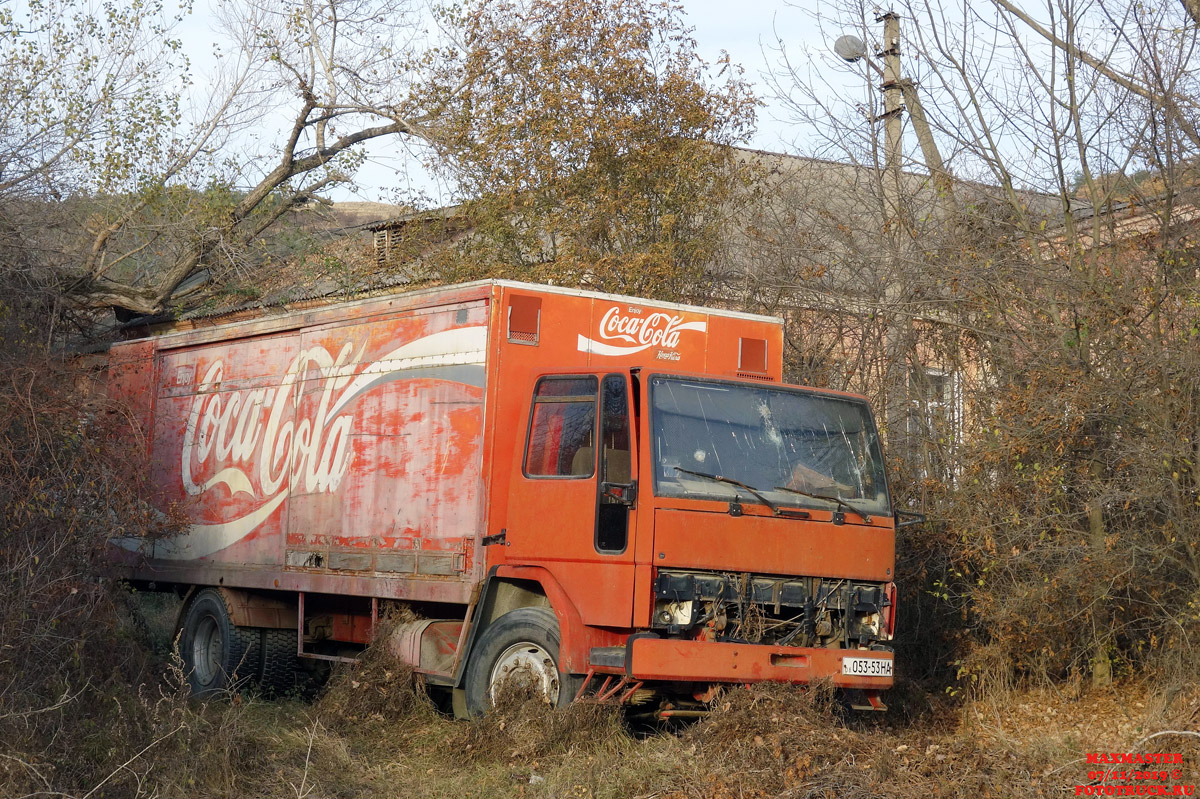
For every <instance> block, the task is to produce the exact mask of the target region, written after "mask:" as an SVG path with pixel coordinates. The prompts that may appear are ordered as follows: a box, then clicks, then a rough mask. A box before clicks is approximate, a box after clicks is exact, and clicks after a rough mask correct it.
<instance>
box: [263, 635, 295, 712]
mask: <svg viewBox="0 0 1200 799" xmlns="http://www.w3.org/2000/svg"><path fill="white" fill-rule="evenodd" d="M261 634H262V671H261V673H260V677H259V681H258V682H259V686H260V687H261V688H262V691H263V693H264V694H267V695H268V696H283V695H284V694H286V693H288V692H289V691H293V690H294V689H295V688H296V684H297V679H296V678H297V671H299V669H300V663H299V660H300V659H299V658H298V657H297V656H296V631H295V630H268V629H265V628H264V629H263V630H262V631H261Z"/></svg>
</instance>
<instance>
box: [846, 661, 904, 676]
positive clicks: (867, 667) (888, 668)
mask: <svg viewBox="0 0 1200 799" xmlns="http://www.w3.org/2000/svg"><path fill="white" fill-rule="evenodd" d="M842 674H850V675H853V676H855V677H891V676H892V659H891V658H842Z"/></svg>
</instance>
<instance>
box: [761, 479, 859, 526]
mask: <svg viewBox="0 0 1200 799" xmlns="http://www.w3.org/2000/svg"><path fill="white" fill-rule="evenodd" d="M775 490H776V491H786V492H787V493H789V494H799V495H800V496H802V497H811V498H812V499H820V500H823V501H825V502H832V503H833V504H834V507H836V508H838V509H839V510H840V509H841V508H845V509H846V510H848V511H850V512H851V513H857V514H858V515H859V516H861V517H862V520H863V521H864V522H868V523H870V521H871V517H870V516H868V515H867V512H866V511H865V510H859V509H858V508H856V507H854V506H853V505H851V504H850V503H849V502H847V501H846V500H844V499H842V498H841V497H836V496H835V497H828V496H825V495H824V494H813V493H811V492H809V491H801V490H800V489H798V488H788V487H787V486H775ZM837 516H838V514H834V519H833V522H834V524H841V523H842V522H844V521H845V520H846V516H845V514H844V513H842V514H841V516H842V518H841V520H840V521H839V520H838V518H837Z"/></svg>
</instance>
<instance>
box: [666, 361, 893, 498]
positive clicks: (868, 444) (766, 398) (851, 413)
mask: <svg viewBox="0 0 1200 799" xmlns="http://www.w3.org/2000/svg"><path fill="white" fill-rule="evenodd" d="M650 392H651V394H650V401H651V407H652V416H651V420H652V424H653V426H654V464H655V470H654V491H655V493H656V494H657V495H659V496H663V497H687V498H691V499H717V500H722V501H724V500H732V499H734V498H735V497H738V498H740V501H742V502H751V503H761V502H762V500H763V499H767V500H769V503H768V504H774V505H778V506H784V507H803V508H819V509H822V510H824V509H826V508H830V509H833V508H836V507H839V506H841V507H843V509H847V508H853V509H854V510H855V511H856V512H860V513H868V514H872V515H889V514H890V513H891V511H890V508H889V502H888V495H887V483H886V482H885V481H884V472H883V457H882V454H881V452H880V448H879V437H878V435H877V434H876V432H875V423H874V421H873V420H872V418H871V415H870V413H869V412H868V410H867V405H866V403H865V402H859V401H856V400H852V399H840V398H834V397H819V396H815V395H813V394H809V393H807V392H802V391H788V390H782V389H778V388H757V387H754V386H743V385H736V384H732V383H719V382H708V381H700V380H680V379H677V378H668V377H656V378H652V379H651V381H650ZM714 478H722V480H717V479H714ZM728 481H736V482H738V483H742V484H744V486H745V487H746V488H749V489H753V491H748V490H746V488H742V487H739V486H737V485H734V484H733V483H732V482H728ZM754 492H757V496H756V494H755V493H754Z"/></svg>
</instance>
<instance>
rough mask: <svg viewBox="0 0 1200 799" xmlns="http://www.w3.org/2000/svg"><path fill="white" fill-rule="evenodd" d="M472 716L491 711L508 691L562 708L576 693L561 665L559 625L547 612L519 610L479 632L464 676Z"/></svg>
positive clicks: (571, 678) (575, 681)
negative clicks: (480, 633)
mask: <svg viewBox="0 0 1200 799" xmlns="http://www.w3.org/2000/svg"><path fill="white" fill-rule="evenodd" d="M464 687H465V693H466V697H465V698H466V705H467V710H468V712H470V713H471V715H475V716H478V715H482V714H484V713H487V712H488V711H489V710H491V709H492V708H493V707H494V706H495V704H496V702H497V700H498V699H499V698H500V697H501V696H502V695H503V693H504V692H506V691H513V692H518V695H526V696H529V697H530V698H538V699H541V700H542V701H544V702H545V703H546V704H548V705H550V706H551V707H564V706H566V705H568V704H570V703H571V701H572V700H573V699H574V698H575V692H576V691H577V690H578V688H579V681H578V679H577V678H576V677H574V676H572V675H569V674H563V673H562V671H561V669H560V665H559V633H558V620H557V619H556V618H555V617H554V612H553V611H551V610H549V609H548V608H521V609H519V610H514V611H511V612H509V613H506V614H504V615H503V616H501V617H500V618H499V619H497V620H496V621H494V622H492V624H491V625H490V626H489V627H488V628H487V629H486V630H484V631H483V635H481V636H480V638H479V641H478V642H477V643H476V645H475V650H474V651H473V652H472V653H471V661H470V663H468V664H467V673H466V675H465V686H464Z"/></svg>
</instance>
